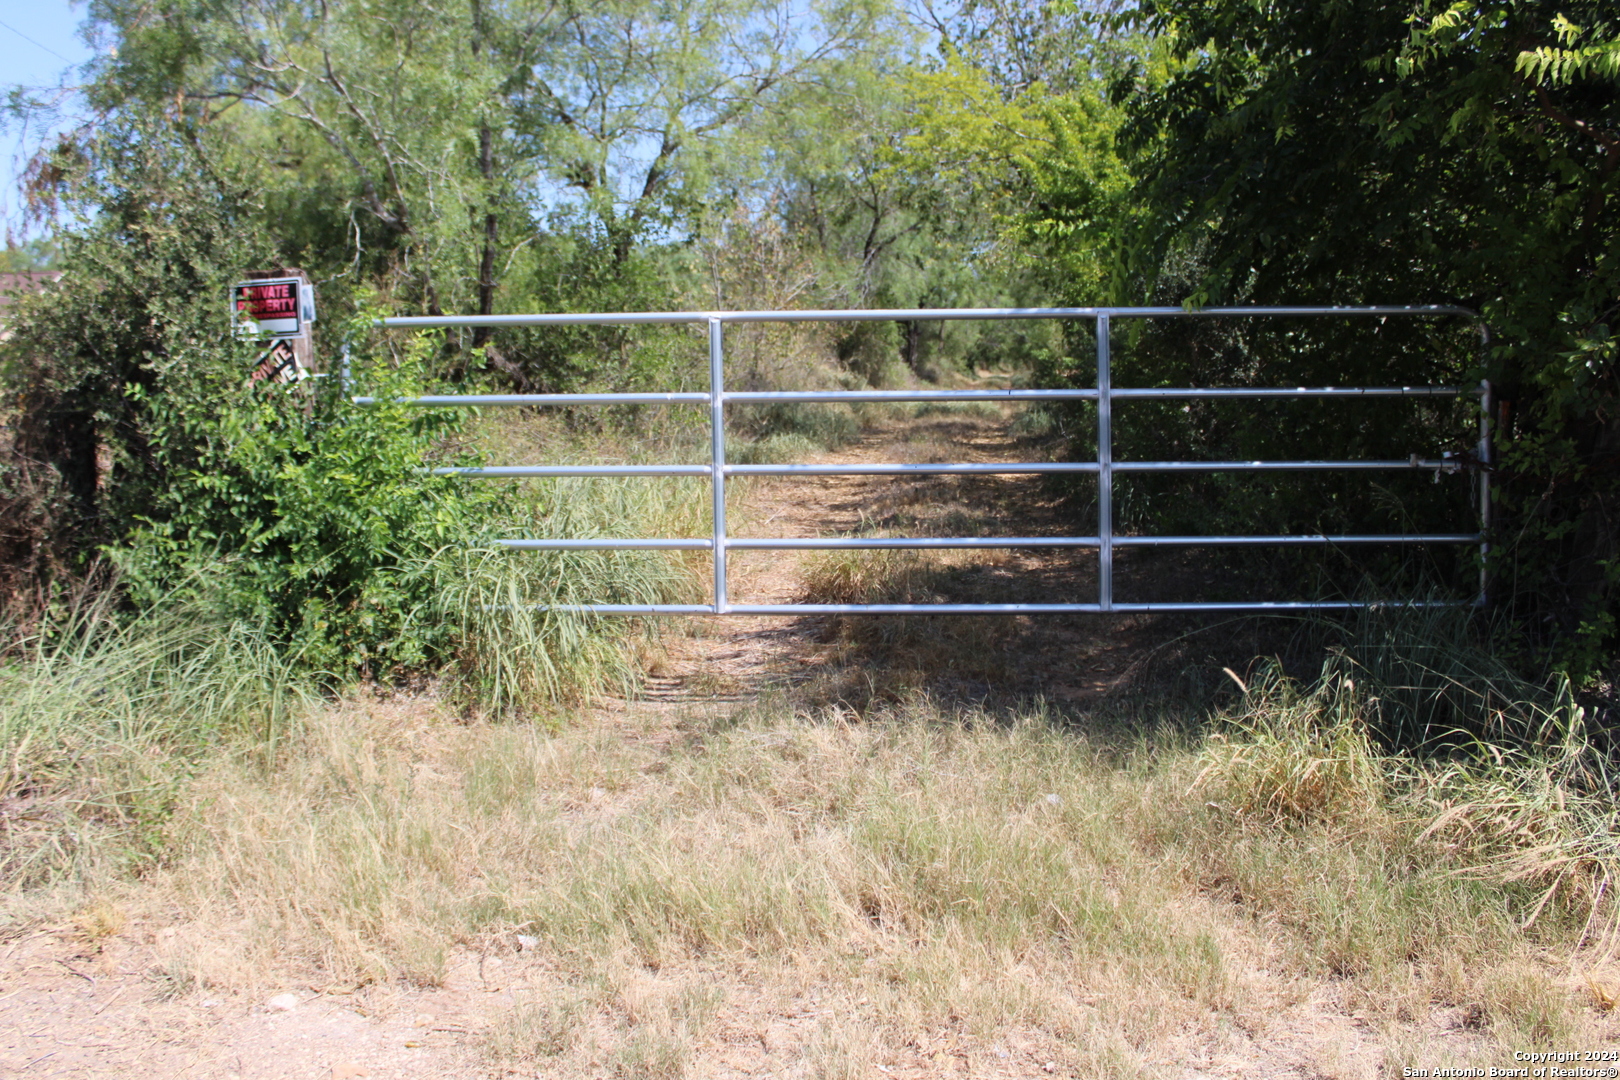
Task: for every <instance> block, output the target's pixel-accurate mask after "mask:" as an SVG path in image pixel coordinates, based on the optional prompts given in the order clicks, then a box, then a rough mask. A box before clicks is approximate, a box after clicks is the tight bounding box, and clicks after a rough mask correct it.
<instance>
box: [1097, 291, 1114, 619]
mask: <svg viewBox="0 0 1620 1080" xmlns="http://www.w3.org/2000/svg"><path fill="white" fill-rule="evenodd" d="M1112 393H1113V378H1112V375H1111V374H1110V372H1109V355H1108V313H1107V312H1103V313H1101V314H1099V315H1098V316H1097V606H1098V608H1099V609H1101V610H1103V611H1112V610H1113V609H1114V403H1113V400H1112Z"/></svg>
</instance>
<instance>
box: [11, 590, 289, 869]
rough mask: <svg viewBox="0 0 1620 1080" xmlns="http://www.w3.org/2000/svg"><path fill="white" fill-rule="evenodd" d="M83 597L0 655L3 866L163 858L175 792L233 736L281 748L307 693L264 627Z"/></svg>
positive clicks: (192, 611) (174, 608) (176, 607)
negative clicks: (124, 609) (123, 609)
mask: <svg viewBox="0 0 1620 1080" xmlns="http://www.w3.org/2000/svg"><path fill="white" fill-rule="evenodd" d="M114 603H115V599H114V594H113V593H112V592H110V591H109V592H106V593H103V594H101V595H99V596H96V597H91V598H86V599H82V600H81V601H80V602H79V603H77V604H75V605H71V606H69V607H68V608H66V609H65V610H64V611H62V612H61V613H60V614H59V617H58V618H57V619H56V620H55V621H52V622H45V623H42V624H41V625H40V628H38V629H36V630H35V631H34V632H33V633H31V634H29V635H26V636H21V637H16V638H14V639H13V647H12V649H11V650H10V651H9V652H8V653H7V654H6V655H5V658H4V659H3V660H0V754H3V755H4V756H3V759H0V796H3V797H4V798H6V799H7V801H8V804H9V805H8V810H9V812H8V814H7V817H6V820H5V822H4V824H5V826H6V831H5V833H4V835H3V837H0V874H3V876H4V878H6V879H9V880H12V881H14V882H16V881H21V882H27V881H33V880H39V879H41V878H43V877H48V876H51V875H53V874H56V873H60V872H62V871H64V870H68V869H71V868H73V867H75V866H78V865H80V864H81V863H82V862H83V860H85V859H90V860H92V861H93V860H95V859H99V858H101V857H104V856H107V857H113V858H137V859H141V858H148V857H152V856H153V855H154V853H155V850H156V845H157V843H158V841H159V839H160V837H159V835H158V834H159V833H160V832H161V827H162V824H163V821H164V819H165V818H166V816H167V813H168V811H169V809H170V806H171V803H172V798H173V794H174V792H175V791H176V790H177V787H178V785H179V784H180V783H181V782H183V780H184V778H185V777H186V776H187V775H189V773H190V772H192V771H193V770H194V769H195V766H196V764H197V762H199V761H200V760H201V759H202V758H203V756H204V755H205V754H207V753H208V752H209V751H210V750H211V749H214V748H216V747H219V746H221V745H222V744H226V743H231V744H246V745H251V746H253V747H256V748H258V749H260V750H261V751H264V752H269V753H273V752H274V749H275V746H276V743H277V741H278V740H279V739H280V738H282V737H283V736H284V735H285V734H286V733H287V731H288V729H289V726H290V725H291V723H292V721H293V720H294V718H295V717H296V716H297V715H298V713H299V711H300V709H301V708H302V706H303V704H304V702H305V701H306V700H307V694H306V691H305V690H304V689H303V688H302V687H303V686H304V685H305V684H304V683H303V682H302V681H301V679H300V677H299V676H298V675H296V674H295V671H296V664H295V660H294V658H292V657H288V656H286V655H284V654H282V653H281V652H280V651H278V649H277V648H276V647H275V645H274V644H273V643H272V642H270V641H268V640H266V638H265V637H264V635H263V634H261V633H259V632H258V631H257V630H256V629H255V628H253V627H251V626H247V625H243V624H241V623H237V622H230V621H226V620H223V619H221V618H220V617H218V616H217V615H214V614H212V613H210V612H209V611H207V610H204V609H199V608H197V607H194V606H189V605H183V604H179V603H161V604H159V605H156V606H154V607H152V608H150V609H148V610H146V611H143V612H140V613H137V614H134V615H130V614H127V613H120V612H118V611H116V610H115V608H114Z"/></svg>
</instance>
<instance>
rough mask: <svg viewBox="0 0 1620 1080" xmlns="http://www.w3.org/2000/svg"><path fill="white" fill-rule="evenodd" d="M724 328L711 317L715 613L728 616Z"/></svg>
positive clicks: (711, 437)
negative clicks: (726, 613)
mask: <svg viewBox="0 0 1620 1080" xmlns="http://www.w3.org/2000/svg"><path fill="white" fill-rule="evenodd" d="M722 326H724V323H722V322H721V321H720V320H719V319H717V318H714V317H713V316H710V318H709V481H710V484H711V485H712V488H713V499H714V613H715V614H716V615H723V614H725V612H726V610H727V609H728V608H729V607H730V606H731V605H730V604H728V603H727V602H726V405H725V379H726V376H725V348H724V345H723V343H722V330H721V327H722Z"/></svg>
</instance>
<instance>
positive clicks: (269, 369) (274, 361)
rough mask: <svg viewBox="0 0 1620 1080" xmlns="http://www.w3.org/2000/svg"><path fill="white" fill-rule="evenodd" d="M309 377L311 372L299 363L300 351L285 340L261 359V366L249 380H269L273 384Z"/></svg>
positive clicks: (271, 347) (274, 346) (275, 345)
mask: <svg viewBox="0 0 1620 1080" xmlns="http://www.w3.org/2000/svg"><path fill="white" fill-rule="evenodd" d="M309 375H310V373H309V371H308V370H306V369H305V368H304V366H303V365H302V364H300V363H299V362H298V351H297V349H295V348H294V347H293V342H291V341H288V340H286V339H285V338H283V339H281V340H279V341H277V342H276V343H275V344H274V345H272V346H270V349H269V351H267V352H266V353H265V354H264V355H263V356H261V357H259V366H258V367H256V368H254V369H253V374H252V375H251V376H249V379H250V381H252V382H264V381H265V380H267V379H268V380H269V381H270V382H273V383H290V382H297V381H299V380H300V379H307V378H309Z"/></svg>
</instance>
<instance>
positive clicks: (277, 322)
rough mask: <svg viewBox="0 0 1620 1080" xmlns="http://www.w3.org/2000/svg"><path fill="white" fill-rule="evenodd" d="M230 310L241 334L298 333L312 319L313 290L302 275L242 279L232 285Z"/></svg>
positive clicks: (251, 335)
mask: <svg viewBox="0 0 1620 1080" xmlns="http://www.w3.org/2000/svg"><path fill="white" fill-rule="evenodd" d="M231 310H232V314H233V316H234V318H235V321H236V326H237V332H238V333H239V334H241V335H242V336H244V337H257V338H275V337H298V336H300V335H302V334H303V333H304V332H305V328H306V326H307V325H308V324H309V323H312V322H314V321H315V296H314V290H313V289H311V288H310V287H309V282H307V281H305V280H304V279H303V278H295V277H288V278H266V279H264V280H262V281H243V282H240V283H238V284H236V285H234V286H232V288H231Z"/></svg>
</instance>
